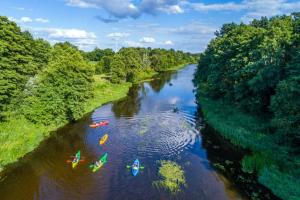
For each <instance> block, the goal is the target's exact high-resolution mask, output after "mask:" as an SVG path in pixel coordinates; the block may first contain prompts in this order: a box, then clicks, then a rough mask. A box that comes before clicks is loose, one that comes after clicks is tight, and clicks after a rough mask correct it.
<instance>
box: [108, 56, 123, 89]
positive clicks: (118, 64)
mask: <svg viewBox="0 0 300 200" xmlns="http://www.w3.org/2000/svg"><path fill="white" fill-rule="evenodd" d="M125 69H126V67H125V63H124V62H123V58H122V57H121V56H120V55H118V54H116V55H115V56H114V57H113V60H112V62H111V82H112V83H122V82H125V81H126V71H125Z"/></svg>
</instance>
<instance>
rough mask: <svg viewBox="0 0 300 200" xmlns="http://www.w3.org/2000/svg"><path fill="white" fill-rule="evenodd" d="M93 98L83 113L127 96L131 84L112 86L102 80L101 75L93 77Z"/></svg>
mask: <svg viewBox="0 0 300 200" xmlns="http://www.w3.org/2000/svg"><path fill="white" fill-rule="evenodd" d="M94 79H95V82H94V97H93V98H92V99H90V100H89V102H88V104H87V106H86V108H85V112H86V113H88V112H91V111H93V110H94V109H95V108H97V107H99V106H101V105H103V104H104V103H108V102H111V101H114V100H117V99H121V98H123V97H125V96H126V95H127V92H128V90H129V88H130V87H131V85H132V84H131V83H122V84H112V83H110V82H109V81H108V80H106V79H104V78H103V76H102V75H95V76H94Z"/></svg>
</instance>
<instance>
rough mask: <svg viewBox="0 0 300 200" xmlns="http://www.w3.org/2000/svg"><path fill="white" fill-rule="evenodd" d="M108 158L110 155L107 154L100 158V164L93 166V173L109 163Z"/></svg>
mask: <svg viewBox="0 0 300 200" xmlns="http://www.w3.org/2000/svg"><path fill="white" fill-rule="evenodd" d="M107 156H108V154H107V153H105V154H104V155H103V156H102V157H100V159H99V161H98V164H97V162H96V163H95V164H93V165H91V167H92V172H96V171H98V170H99V169H100V168H101V167H102V166H103V165H104V164H105V163H106V162H107Z"/></svg>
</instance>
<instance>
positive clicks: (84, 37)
mask: <svg viewBox="0 0 300 200" xmlns="http://www.w3.org/2000/svg"><path fill="white" fill-rule="evenodd" d="M295 11H300V0H229V1H228V0H223V1H222V0H0V15H4V16H7V17H8V18H9V19H11V20H13V21H15V22H16V23H17V24H18V25H19V26H20V27H21V28H22V30H28V31H30V32H31V33H32V34H33V36H34V37H36V38H44V39H46V40H48V41H49V42H50V43H51V44H54V43H56V42H63V41H69V42H71V43H73V44H75V45H76V46H78V47H79V48H80V49H83V50H85V51H90V50H93V49H94V48H95V47H98V48H112V49H114V50H118V49H119V48H121V47H152V48H166V49H170V48H173V49H176V50H183V51H189V52H193V53H197V52H202V51H204V50H205V48H206V46H207V44H208V43H209V41H210V40H211V39H212V38H213V37H214V33H215V31H216V30H218V29H219V28H220V27H221V26H222V24H224V23H230V22H236V23H240V22H244V23H249V21H251V20H252V19H259V18H260V17H262V16H267V17H271V16H275V15H282V14H290V13H292V12H295Z"/></svg>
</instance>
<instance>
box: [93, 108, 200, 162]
mask: <svg viewBox="0 0 300 200" xmlns="http://www.w3.org/2000/svg"><path fill="white" fill-rule="evenodd" d="M101 113H102V112H100V110H99V111H98V112H94V114H93V116H92V120H93V121H101V120H111V124H110V126H108V127H107V128H108V130H107V132H109V133H110V135H111V137H113V138H114V144H115V145H118V146H120V147H121V146H122V152H126V153H127V154H131V155H135V156H138V157H139V158H148V157H156V156H160V157H171V156H176V155H178V154H180V152H182V151H183V150H184V149H185V148H187V146H188V145H189V144H191V143H193V142H194V140H195V136H196V134H198V132H197V130H196V129H195V128H194V124H195V119H194V117H193V115H191V114H189V113H188V112H179V113H174V112H173V111H172V110H168V111H154V112H151V113H147V114H138V115H136V116H134V117H126V118H125V117H121V118H118V119H116V118H114V117H113V116H107V115H105V116H106V118H105V119H104V118H102V117H101ZM129 130H130V131H129ZM122 152H118V154H121V153H122Z"/></svg>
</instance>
